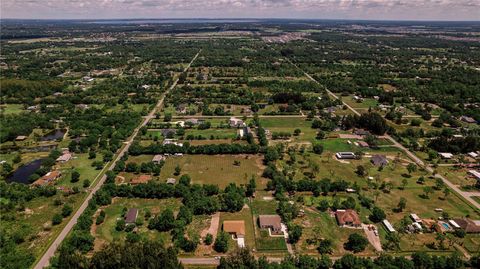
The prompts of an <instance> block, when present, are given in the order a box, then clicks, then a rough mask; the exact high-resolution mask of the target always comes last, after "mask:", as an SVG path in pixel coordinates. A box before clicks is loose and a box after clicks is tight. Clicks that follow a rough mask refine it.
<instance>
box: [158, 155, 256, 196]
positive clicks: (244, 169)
mask: <svg viewBox="0 0 480 269" xmlns="http://www.w3.org/2000/svg"><path fill="white" fill-rule="evenodd" d="M262 159H263V158H262V156H261V155H184V156H182V157H168V158H167V160H166V161H165V165H164V166H163V168H162V172H161V173H160V178H161V179H166V178H170V177H173V178H176V179H179V178H180V176H175V175H174V173H175V167H176V166H177V165H178V166H179V167H180V168H181V174H188V175H190V177H191V178H192V183H198V184H215V185H218V186H219V187H220V188H224V187H225V186H227V185H228V184H230V183H236V184H237V185H239V184H246V183H248V181H249V180H250V178H251V177H252V176H254V177H256V178H259V177H260V176H261V174H262V171H263V165H262ZM234 161H238V162H240V165H234Z"/></svg>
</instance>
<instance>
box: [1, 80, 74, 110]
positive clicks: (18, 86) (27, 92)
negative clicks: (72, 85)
mask: <svg viewBox="0 0 480 269" xmlns="http://www.w3.org/2000/svg"><path fill="white" fill-rule="evenodd" d="M64 87H65V85H64V83H63V82H61V81H59V80H24V79H10V78H2V79H1V80H0V88H1V89H2V91H1V99H2V101H3V102H7V103H27V104H29V103H33V100H34V99H35V98H38V97H44V96H47V95H51V94H53V93H54V92H61V91H62V89H63V88H64Z"/></svg>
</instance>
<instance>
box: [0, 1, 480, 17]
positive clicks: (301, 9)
mask: <svg viewBox="0 0 480 269" xmlns="http://www.w3.org/2000/svg"><path fill="white" fill-rule="evenodd" d="M0 10H1V11H0V17H2V18H66V19H68V18H147V17H148V18H173V17H218V18H221V17H278V18H320V19H321V18H344V19H441V20H480V12H479V11H478V10H480V1H479V0H0Z"/></svg>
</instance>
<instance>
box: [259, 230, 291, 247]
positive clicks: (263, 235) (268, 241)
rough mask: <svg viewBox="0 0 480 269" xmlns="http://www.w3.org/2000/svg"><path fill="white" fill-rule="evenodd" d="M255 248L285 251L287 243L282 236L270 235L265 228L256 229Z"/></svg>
mask: <svg viewBox="0 0 480 269" xmlns="http://www.w3.org/2000/svg"><path fill="white" fill-rule="evenodd" d="M256 235H257V237H256V243H257V250H258V251H281V252H286V251H287V243H285V238H284V237H271V236H270V235H269V233H268V230H266V229H261V230H260V229H257V234H256Z"/></svg>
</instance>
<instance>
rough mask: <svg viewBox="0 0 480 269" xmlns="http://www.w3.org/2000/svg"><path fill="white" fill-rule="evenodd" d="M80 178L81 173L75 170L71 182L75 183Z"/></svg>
mask: <svg viewBox="0 0 480 269" xmlns="http://www.w3.org/2000/svg"><path fill="white" fill-rule="evenodd" d="M79 180H80V173H79V172H78V171H73V172H72V175H71V177H70V182H72V183H75V182H78V181H79Z"/></svg>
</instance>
